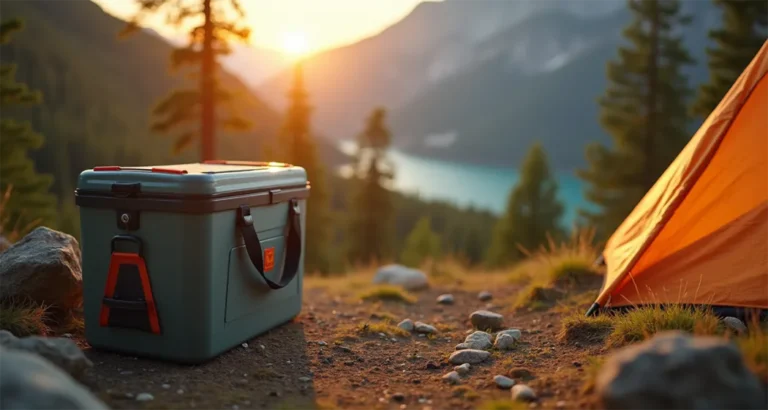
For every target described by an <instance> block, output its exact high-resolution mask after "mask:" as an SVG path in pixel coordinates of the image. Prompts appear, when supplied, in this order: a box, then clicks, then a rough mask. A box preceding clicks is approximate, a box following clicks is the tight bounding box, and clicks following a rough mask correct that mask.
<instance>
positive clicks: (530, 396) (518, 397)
mask: <svg viewBox="0 0 768 410" xmlns="http://www.w3.org/2000/svg"><path fill="white" fill-rule="evenodd" d="M512 400H514V401H536V392H534V391H533V389H532V388H530V387H528V386H526V385H524V384H516V385H514V386H512Z"/></svg>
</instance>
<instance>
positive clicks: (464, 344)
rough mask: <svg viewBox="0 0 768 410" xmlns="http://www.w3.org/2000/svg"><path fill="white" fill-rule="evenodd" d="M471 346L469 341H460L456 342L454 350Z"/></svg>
mask: <svg viewBox="0 0 768 410" xmlns="http://www.w3.org/2000/svg"><path fill="white" fill-rule="evenodd" d="M471 348H472V346H470V345H469V343H464V342H462V343H459V344H457V345H456V348H455V349H454V350H466V349H471Z"/></svg>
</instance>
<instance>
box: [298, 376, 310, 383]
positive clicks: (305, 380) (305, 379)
mask: <svg viewBox="0 0 768 410" xmlns="http://www.w3.org/2000/svg"><path fill="white" fill-rule="evenodd" d="M311 380H312V378H311V377H307V376H301V377H299V381H300V382H304V383H306V382H309V381H311Z"/></svg>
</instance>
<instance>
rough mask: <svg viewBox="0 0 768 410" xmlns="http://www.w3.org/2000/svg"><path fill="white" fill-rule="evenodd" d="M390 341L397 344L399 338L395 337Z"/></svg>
mask: <svg viewBox="0 0 768 410" xmlns="http://www.w3.org/2000/svg"><path fill="white" fill-rule="evenodd" d="M389 340H391V341H392V342H397V338H396V337H393V338H391V339H389Z"/></svg>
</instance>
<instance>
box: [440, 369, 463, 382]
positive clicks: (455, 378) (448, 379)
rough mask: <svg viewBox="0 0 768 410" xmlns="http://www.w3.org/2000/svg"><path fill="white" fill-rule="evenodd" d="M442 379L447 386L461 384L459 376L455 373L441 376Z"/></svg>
mask: <svg viewBox="0 0 768 410" xmlns="http://www.w3.org/2000/svg"><path fill="white" fill-rule="evenodd" d="M442 379H443V381H444V382H446V383H449V384H458V383H460V382H461V377H459V374H458V373H456V372H455V371H453V372H450V373H447V374H445V375H443V377H442Z"/></svg>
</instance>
